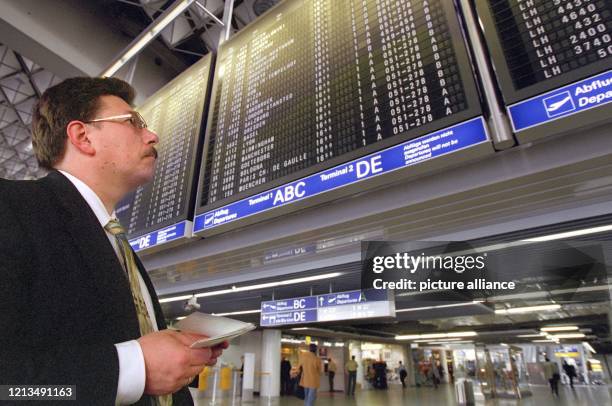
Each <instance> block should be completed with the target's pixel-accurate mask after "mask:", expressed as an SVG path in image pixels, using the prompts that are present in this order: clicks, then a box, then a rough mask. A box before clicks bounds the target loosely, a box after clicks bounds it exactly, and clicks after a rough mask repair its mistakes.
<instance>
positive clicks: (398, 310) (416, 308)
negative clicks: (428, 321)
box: [395, 300, 484, 313]
mask: <svg viewBox="0 0 612 406" xmlns="http://www.w3.org/2000/svg"><path fill="white" fill-rule="evenodd" d="M483 302H484V300H474V301H472V302H463V303H451V304H445V305H436V306H423V307H408V308H406V309H396V310H395V313H402V312H416V311H419V310H431V309H444V308H448V307H462V306H473V305H476V304H480V303H483Z"/></svg>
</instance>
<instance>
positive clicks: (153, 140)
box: [144, 128, 159, 144]
mask: <svg viewBox="0 0 612 406" xmlns="http://www.w3.org/2000/svg"><path fill="white" fill-rule="evenodd" d="M144 130H145V132H146V135H145V141H146V143H147V144H157V143H159V137H158V136H157V134H155V133H154V132H153V131H151V130H149V129H148V128H145V129H144Z"/></svg>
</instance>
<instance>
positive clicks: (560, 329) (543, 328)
mask: <svg viewBox="0 0 612 406" xmlns="http://www.w3.org/2000/svg"><path fill="white" fill-rule="evenodd" d="M574 330H578V326H556V327H555V326H552V327H542V328H541V329H540V331H546V332H551V331H574Z"/></svg>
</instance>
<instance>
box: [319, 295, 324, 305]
mask: <svg viewBox="0 0 612 406" xmlns="http://www.w3.org/2000/svg"><path fill="white" fill-rule="evenodd" d="M323 300H324V299H323V298H322V297H320V298H319V306H323Z"/></svg>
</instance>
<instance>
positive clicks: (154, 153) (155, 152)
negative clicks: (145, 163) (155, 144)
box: [145, 148, 159, 159]
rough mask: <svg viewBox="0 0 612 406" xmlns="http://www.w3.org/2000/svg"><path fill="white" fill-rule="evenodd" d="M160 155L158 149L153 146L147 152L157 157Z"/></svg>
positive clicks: (148, 154)
mask: <svg viewBox="0 0 612 406" xmlns="http://www.w3.org/2000/svg"><path fill="white" fill-rule="evenodd" d="M158 155H159V153H158V152H157V149H155V148H151V150H150V151H149V152H147V154H146V155H145V156H152V157H154V158H155V159H157V156H158Z"/></svg>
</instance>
